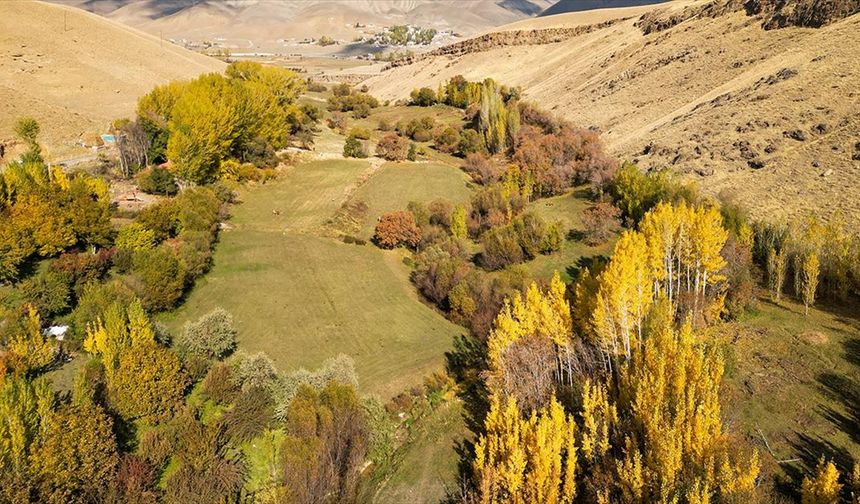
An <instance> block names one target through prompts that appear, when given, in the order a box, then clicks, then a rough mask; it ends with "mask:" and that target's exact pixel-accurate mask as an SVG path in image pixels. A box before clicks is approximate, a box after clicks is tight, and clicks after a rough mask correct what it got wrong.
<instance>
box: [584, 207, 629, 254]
mask: <svg viewBox="0 0 860 504" xmlns="http://www.w3.org/2000/svg"><path fill="white" fill-rule="evenodd" d="M620 216H621V210H619V209H618V208H617V207H615V206H614V205H611V204H609V203H604V202H600V203H597V204H596V205H594V206H592V207H591V208H588V209H587V210H585V211H584V212H583V213H582V224H583V226H584V227H585V239H584V241H585V243H586V244H587V245H591V246H595V245H600V244H601V243H605V242H606V241H608V240H609V239H610V238H612V237H613V236H614V235H615V233H617V232H618V230H619V229H620V228H621V219H620Z"/></svg>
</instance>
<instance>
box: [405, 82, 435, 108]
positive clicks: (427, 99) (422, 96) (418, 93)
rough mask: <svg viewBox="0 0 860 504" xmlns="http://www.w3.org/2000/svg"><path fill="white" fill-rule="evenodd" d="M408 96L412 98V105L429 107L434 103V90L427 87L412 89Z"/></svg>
mask: <svg viewBox="0 0 860 504" xmlns="http://www.w3.org/2000/svg"><path fill="white" fill-rule="evenodd" d="M410 98H411V99H412V105H417V106H419V107H429V106H431V105H435V104H436V92H435V91H433V90H432V89H430V88H428V87H423V88H421V89H413V90H412V93H410Z"/></svg>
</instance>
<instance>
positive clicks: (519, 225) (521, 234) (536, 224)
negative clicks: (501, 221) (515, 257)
mask: <svg viewBox="0 0 860 504" xmlns="http://www.w3.org/2000/svg"><path fill="white" fill-rule="evenodd" d="M513 226H514V232H515V233H516V234H517V239H518V240H519V243H520V248H522V249H523V254H524V255H525V257H526V258H527V259H534V258H535V257H537V255H538V254H539V253H540V252H541V249H542V246H543V245H544V243H543V242H544V236H545V235H546V227H547V226H546V223H544V221H543V219H541V218H540V217H538V216H537V215H535V214H532V213H527V214H524V215H522V216H520V217H518V218H517V219H515V220H514V222H513Z"/></svg>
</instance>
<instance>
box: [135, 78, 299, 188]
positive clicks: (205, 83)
mask: <svg viewBox="0 0 860 504" xmlns="http://www.w3.org/2000/svg"><path fill="white" fill-rule="evenodd" d="M303 89H304V82H303V81H302V80H301V79H299V78H298V77H297V76H296V74H295V73H293V72H292V71H289V70H286V69H282V68H277V67H269V66H262V65H259V64H257V63H252V62H237V63H232V64H231V65H230V66H228V67H227V71H226V75H220V74H208V75H204V76H201V77H199V78H197V79H195V80H193V81H187V82H172V83H170V84H166V85H163V86H158V87H156V88H155V89H153V90H152V91H151V92H150V93H149V94H147V95H145V96H143V97H142V98H141V99H140V100H139V102H138V106H137V116H138V117H137V122H138V123H139V125H140V128H142V130H143V131H144V132H145V133H146V136H147V138H148V139H149V145H150V147H149V150H148V153H147V159H148V160H149V161H150V162H159V161H162V160H169V161H170V162H171V170H172V171H173V172H174V173H175V174H176V175H177V176H178V177H179V178H181V179H183V180H185V181H188V182H190V183H205V182H211V181H212V180H215V179H216V178H217V177H218V175H219V169H220V166H221V163H222V162H223V161H225V160H227V159H230V158H235V159H237V160H239V161H242V162H245V161H250V162H255V161H259V160H260V159H261V157H262V158H265V156H266V154H265V152H266V151H267V149H274V150H277V149H281V148H283V147H285V146H287V145H288V143H289V141H290V138H291V135H292V134H294V133H296V132H298V131H300V130H302V128H303V127H305V124H306V123H307V122H312V118H309V117H308V115H307V114H306V112H305V111H303V109H301V108H299V107H298V106H297V105H296V103H295V102H296V99H297V98H298V96H299V94H300V93H301V92H302V90H303Z"/></svg>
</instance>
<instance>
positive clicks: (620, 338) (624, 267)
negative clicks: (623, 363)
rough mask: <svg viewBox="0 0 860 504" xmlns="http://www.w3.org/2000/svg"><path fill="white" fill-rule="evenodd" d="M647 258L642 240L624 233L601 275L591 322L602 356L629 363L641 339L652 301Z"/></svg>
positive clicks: (643, 240)
mask: <svg viewBox="0 0 860 504" xmlns="http://www.w3.org/2000/svg"><path fill="white" fill-rule="evenodd" d="M647 258H648V250H647V243H646V241H645V238H644V236H643V235H642V234H641V233H637V232H635V231H628V232H625V233H624V234H622V235H621V239H619V240H618V243H617V244H616V245H615V251H614V252H613V255H612V260H611V261H610V262H609V264H608V265H607V266H606V269H605V270H604V271H603V273H601V274H600V277H599V280H598V281H599V283H600V287H599V289H598V292H597V298H596V303H595V307H594V311H593V312H592V317H591V321H592V327H593V329H594V334H595V336H596V337H597V342H598V344H599V345H600V347H601V348H602V349H603V351H604V354H607V355H623V356H625V357H626V358H627V359H629V358H630V357H631V355H632V352H633V347H634V346H636V345H637V344H638V342H639V340H640V338H641V336H642V322H643V320H644V318H645V314H646V313H647V312H648V307H649V306H650V304H651V301H652V299H653V292H652V282H651V278H652V277H651V275H650V274H649V271H648V267H647ZM607 362H608V361H607Z"/></svg>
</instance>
